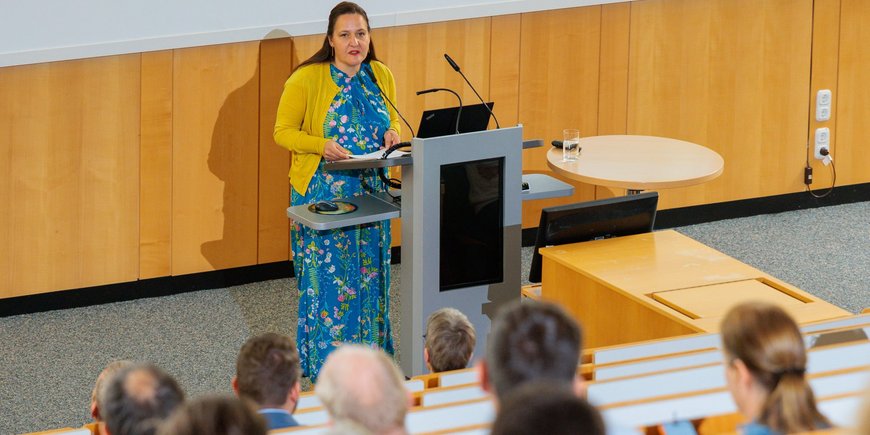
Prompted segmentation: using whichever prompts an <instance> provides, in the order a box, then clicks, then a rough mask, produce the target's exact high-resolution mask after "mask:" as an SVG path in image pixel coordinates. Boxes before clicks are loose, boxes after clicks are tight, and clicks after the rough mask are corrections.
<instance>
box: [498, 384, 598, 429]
mask: <svg viewBox="0 0 870 435" xmlns="http://www.w3.org/2000/svg"><path fill="white" fill-rule="evenodd" d="M491 433H492V435H525V434H531V433H542V434H548V435H578V434H588V435H604V433H605V430H604V421H603V420H602V419H601V415H600V414H599V413H598V411H597V410H596V409H595V408H593V407H592V405H590V404H589V403H588V402H587V401H586V400H585V399H582V398H580V397H577V395H576V394H575V393H574V391H573V390H572V389H571V388H570V386H567V385H565V384H564V383H558V384H557V383H553V382H550V381H542V382H538V381H532V382H527V383H526V384H523V385H521V386H519V387H517V388H515V389H514V390H513V391H511V393H510V394H508V395H507V397H505V399H504V400H503V401H502V402H501V404H500V406H499V411H498V415H497V416H496V419H495V423H493V425H492V432H491Z"/></svg>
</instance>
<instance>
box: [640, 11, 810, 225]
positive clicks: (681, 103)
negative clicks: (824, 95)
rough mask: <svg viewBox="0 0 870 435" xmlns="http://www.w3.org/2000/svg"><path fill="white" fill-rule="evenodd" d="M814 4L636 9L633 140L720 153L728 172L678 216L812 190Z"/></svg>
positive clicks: (676, 196) (695, 191)
mask: <svg viewBox="0 0 870 435" xmlns="http://www.w3.org/2000/svg"><path fill="white" fill-rule="evenodd" d="M811 20H812V1H811V0H765V1H754V0H740V1H735V0H709V1H694V0H650V1H645V2H633V3H632V4H631V31H630V33H631V36H630V38H631V54H630V59H629V65H630V68H629V88H628V89H629V90H628V95H629V102H628V133H629V134H649V135H656V136H666V137H673V138H678V139H683V140H688V141H691V142H695V143H698V144H701V145H704V146H707V147H709V148H711V149H713V150H715V151H717V152H719V153H720V154H721V155H722V157H723V158H724V159H725V171H724V173H723V175H722V176H721V177H719V178H718V179H716V180H714V181H712V182H709V183H706V184H704V185H701V186H696V187H691V188H685V189H670V190H666V191H662V192H661V195H662V197H661V200H660V202H659V206H660V207H661V208H671V207H676V206H686V205H695V204H705V203H713V202H719V201H726V200H736V199H743V198H753V197H760V196H767V195H775V194H782V193H788V192H796V191H800V190H803V189H804V185H803V169H802V168H803V167H804V164H805V156H804V151H805V146H806V131H807V116H808V101H809V95H808V88H809V68H810V63H809V62H810V48H811V47H810V43H811V36H812V25H811V24H812V21H811Z"/></svg>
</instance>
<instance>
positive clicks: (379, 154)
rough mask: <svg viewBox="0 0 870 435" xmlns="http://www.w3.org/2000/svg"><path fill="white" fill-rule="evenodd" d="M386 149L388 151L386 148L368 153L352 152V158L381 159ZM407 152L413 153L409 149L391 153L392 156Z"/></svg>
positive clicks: (402, 154)
mask: <svg viewBox="0 0 870 435" xmlns="http://www.w3.org/2000/svg"><path fill="white" fill-rule="evenodd" d="M384 151H386V150H377V151H373V152H370V153H368V154H351V155H350V158H352V159H357V160H375V159H380V158H381V157H383V156H384ZM407 154H411V153H410V152H408V151H399V150H396V151H393V152H392V153H390V157H402V156H404V155H407Z"/></svg>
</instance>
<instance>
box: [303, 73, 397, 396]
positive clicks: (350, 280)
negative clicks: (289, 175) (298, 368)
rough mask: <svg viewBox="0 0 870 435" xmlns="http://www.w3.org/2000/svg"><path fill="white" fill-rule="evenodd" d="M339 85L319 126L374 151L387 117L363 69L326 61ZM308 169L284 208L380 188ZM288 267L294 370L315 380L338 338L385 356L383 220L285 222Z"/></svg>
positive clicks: (350, 174) (353, 174)
mask: <svg viewBox="0 0 870 435" xmlns="http://www.w3.org/2000/svg"><path fill="white" fill-rule="evenodd" d="M330 73H331V75H332V80H333V81H334V82H335V84H336V85H338V87H339V88H340V91H339V93H338V94H336V96H335V99H334V100H333V102H332V105H330V107H329V111H328V113H327V115H326V121H325V123H324V126H323V131H324V132H325V135H326V137H327V138H329V139H332V140H334V141H336V142H338V144H339V145H341V146H342V147H344V148H346V149H348V150H350V152H352V153H353V154H365V153H369V152H372V151H375V150H377V149H379V148H380V147H381V144H382V143H383V137H384V133H385V132H386V131H387V129H388V128H389V124H390V116H389V112H388V111H387V108H386V106H385V105H384V100H383V98H382V97H381V95H380V93H379V91H378V88H377V87H376V86H375V84H374V83H373V82H372V80H371V77H370V76H369V74H368V73H366V72H365V68H361V69H360V71H359V72H358V73H357V74H356V76H354V77H348V76H347V75H346V74H345V73H343V72H341V70H339V69H338V68H336V67H335V66H334V65H331V66H330ZM323 164H324V161H323V160H321V162H320V166H319V167H318V168H317V171H316V172H315V173H314V177H313V178H312V179H311V183H310V184H309V186H308V191H307V192H306V194H305V195H300V194H299V193H298V192H296V190H293V189H291V192H292V193H291V199H290V203H291V204H292V205H298V204H310V203H313V202H316V201H320V200H325V199H326V200H331V199H336V198H348V197H352V196H359V195H363V194H364V193H365V192H366V189H368V190H369V191H384V190H386V189H385V186H384V184H383V183H382V182H381V180H380V179H379V178H378V176H377V173H376V172H375V171H376V170H375V169H362V170H348V171H329V172H327V171H324V170H323ZM290 241H291V244H292V250H293V265H294V268H295V272H296V279H297V286H298V288H299V321H298V325H297V333H296V341H297V347H298V349H299V356H300V359H301V363H302V372H303V373H304V374H306V375H307V376H309V377H310V378H311V380H312V382H314V381H316V380H317V376H318V374H319V372H320V368H321V367H322V366H323V363H324V361H325V360H326V357H327V355H329V353H330V352H332V351H333V350H334V349H335V348H336V347H338V346H339V345H340V344H341V343H342V342H353V343H362V344H364V345H368V346H372V347H380V348H382V349H384V350H385V351H386V352H387V353H389V354H392V353H393V340H392V334H391V331H390V319H389V317H388V313H389V301H388V300H387V298H388V295H389V288H390V244H391V243H390V221H388V220H387V221H381V222H376V223H371V224H366V225H357V226H354V227H346V228H339V229H335V230H325V231H318V230H314V229H312V228H309V227H305V226H302V225H299V224H298V223H295V222H294V223H293V225H292V228H291V231H290Z"/></svg>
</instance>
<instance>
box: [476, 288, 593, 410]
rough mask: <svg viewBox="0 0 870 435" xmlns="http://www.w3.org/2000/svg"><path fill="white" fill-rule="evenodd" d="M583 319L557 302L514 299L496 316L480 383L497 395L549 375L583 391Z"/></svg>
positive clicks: (577, 392) (553, 379)
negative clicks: (580, 372) (579, 321)
mask: <svg viewBox="0 0 870 435" xmlns="http://www.w3.org/2000/svg"><path fill="white" fill-rule="evenodd" d="M580 349H581V332H580V325H578V324H577V322H575V321H574V319H572V318H571V316H570V315H568V313H566V312H565V310H563V309H562V308H561V307H559V306H558V305H555V304H552V303H549V302H536V301H515V302H512V303H510V304H507V305H506V306H505V307H503V308H502V309H501V310H500V311H499V313H498V314H497V315H496V318H495V320H493V322H492V331H491V332H490V336H489V342H488V343H487V350H486V358H485V359H484V360H483V361H482V362H481V383H482V384H483V387H484V389H486V390H487V391H489V392H491V393H494V394H495V396H496V397H497V398H498V399H501V398H503V397H505V396H506V395H507V394H508V393H509V392H510V391H511V390H513V389H514V388H516V387H517V386H519V385H522V384H524V383H526V382H529V381H535V380H541V381H544V380H547V381H553V382H561V383H565V384H567V385H572V386H573V389H574V391H575V393H576V394H578V395H580V394H582V390H583V382H582V379H581V378H580V376H578V375H577V364H578V363H579V361H580Z"/></svg>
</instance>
